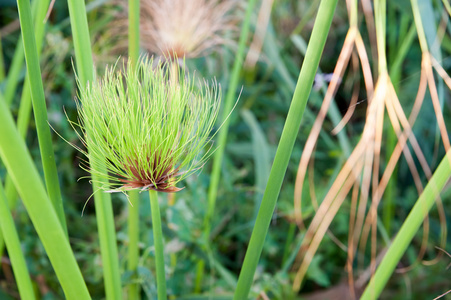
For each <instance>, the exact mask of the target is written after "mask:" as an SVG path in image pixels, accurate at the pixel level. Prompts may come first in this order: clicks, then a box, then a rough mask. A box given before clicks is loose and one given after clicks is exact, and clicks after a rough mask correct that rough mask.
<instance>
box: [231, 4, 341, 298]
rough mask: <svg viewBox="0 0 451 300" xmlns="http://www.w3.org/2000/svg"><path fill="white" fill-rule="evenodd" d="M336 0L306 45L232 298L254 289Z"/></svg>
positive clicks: (322, 8)
mask: <svg viewBox="0 0 451 300" xmlns="http://www.w3.org/2000/svg"><path fill="white" fill-rule="evenodd" d="M336 5H337V0H322V1H321V4H320V7H319V10H318V15H317V18H316V21H315V25H314V27H313V31H312V35H311V37H310V42H309V44H308V47H307V52H306V55H305V59H304V63H303V65H302V68H301V72H300V74H299V78H298V82H297V85H296V89H295V91H294V95H293V100H292V103H291V106H290V110H289V111H288V116H287V120H286V122H285V126H284V129H283V132H282V136H281V138H280V142H279V146H278V148H277V152H276V155H275V158H274V163H273V165H272V168H271V172H270V174H269V179H268V184H267V185H266V189H265V193H264V195H263V200H262V203H261V206H260V210H259V212H258V216H257V219H256V222H255V226H254V229H253V231H252V236H251V239H250V242H249V247H248V249H247V252H246V256H245V258H244V263H243V267H242V269H241V273H240V276H239V278H238V284H237V288H236V291H235V295H234V297H233V299H235V300H243V299H247V297H248V294H249V291H250V289H251V285H252V281H253V278H254V274H255V270H256V268H257V264H258V261H259V259H260V255H261V252H262V250H263V244H264V242H265V237H266V234H267V232H268V228H269V224H270V222H271V218H272V215H273V213H274V209H275V206H276V202H277V198H278V196H279V193H280V188H281V186H282V181H283V178H284V174H285V172H286V170H287V167H288V162H289V159H290V156H291V152H292V150H293V146H294V142H295V140H296V135H297V133H298V131H299V127H300V124H301V119H302V115H303V113H304V110H305V106H306V104H307V100H308V97H309V94H310V91H311V88H312V84H313V80H314V78H315V74H316V70H317V69H318V65H319V60H320V58H321V54H322V52H323V49H324V45H325V43H326V37H327V35H328V32H329V29H330V25H331V23H332V18H333V15H334V11H335V7H336Z"/></svg>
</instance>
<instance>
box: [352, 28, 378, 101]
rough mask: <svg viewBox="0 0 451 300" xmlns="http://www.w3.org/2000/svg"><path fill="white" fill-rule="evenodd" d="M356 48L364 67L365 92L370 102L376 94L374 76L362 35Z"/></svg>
mask: <svg viewBox="0 0 451 300" xmlns="http://www.w3.org/2000/svg"><path fill="white" fill-rule="evenodd" d="M355 47H356V49H357V53H358V54H359V57H360V63H361V67H362V72H363V79H364V82H365V90H366V96H367V99H368V102H370V101H371V99H373V93H374V85H373V75H372V73H371V65H370V61H369V60H368V55H367V53H366V49H365V43H364V42H363V39H362V36H361V35H360V33H359V34H358V35H357V36H356V39H355Z"/></svg>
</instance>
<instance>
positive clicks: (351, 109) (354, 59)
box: [331, 52, 360, 135]
mask: <svg viewBox="0 0 451 300" xmlns="http://www.w3.org/2000/svg"><path fill="white" fill-rule="evenodd" d="M351 62H352V63H351V65H352V72H353V73H354V74H355V75H354V76H355V77H357V80H354V87H353V89H352V95H351V101H350V102H349V106H348V109H347V110H346V113H345V115H344V116H343V118H342V120H341V121H340V123H338V124H337V126H335V128H334V129H333V130H332V132H331V133H332V134H333V135H336V134H337V133H338V132H340V131H341V130H342V129H343V128H344V127H345V126H346V124H348V122H349V120H350V119H351V117H352V115H353V114H354V111H355V107H356V106H357V100H358V99H359V92H360V74H359V69H358V68H359V58H358V57H357V55H356V53H355V52H352V60H351Z"/></svg>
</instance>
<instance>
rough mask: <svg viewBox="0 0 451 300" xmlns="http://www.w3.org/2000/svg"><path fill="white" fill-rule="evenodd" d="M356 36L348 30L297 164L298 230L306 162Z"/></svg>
mask: <svg viewBox="0 0 451 300" xmlns="http://www.w3.org/2000/svg"><path fill="white" fill-rule="evenodd" d="M356 34H357V28H350V29H349V31H348V34H347V35H346V39H345V41H344V44H343V48H342V50H341V52H340V55H339V57H338V61H337V65H336V66H335V70H334V73H333V75H332V79H331V81H330V84H329V87H328V89H327V92H326V96H325V98H324V101H323V103H322V105H321V109H320V111H319V113H318V115H317V117H316V119H315V123H314V124H313V127H312V130H311V131H310V134H309V136H308V138H307V141H306V143H305V147H304V151H302V156H301V161H300V162H299V167H298V174H297V176H296V183H295V189H294V215H295V219H296V223H297V225H298V226H299V227H300V228H304V222H303V220H302V205H301V204H302V188H303V185H304V180H305V175H306V170H307V167H308V162H309V161H310V158H311V155H312V153H313V149H314V148H315V145H316V141H317V139H318V136H319V133H320V131H321V126H322V124H323V122H324V119H325V118H326V114H327V111H328V109H329V106H330V102H331V101H332V98H333V95H334V94H335V92H336V90H337V88H338V85H339V82H340V78H341V77H342V76H343V73H344V70H345V68H346V66H347V64H348V62H349V58H350V56H351V53H352V49H353V46H354V40H355V36H356Z"/></svg>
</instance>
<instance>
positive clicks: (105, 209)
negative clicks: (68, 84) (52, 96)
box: [68, 0, 122, 300]
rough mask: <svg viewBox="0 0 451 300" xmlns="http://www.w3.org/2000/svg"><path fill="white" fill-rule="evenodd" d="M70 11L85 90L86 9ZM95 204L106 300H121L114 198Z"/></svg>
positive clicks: (89, 76)
mask: <svg viewBox="0 0 451 300" xmlns="http://www.w3.org/2000/svg"><path fill="white" fill-rule="evenodd" d="M68 7H69V16H70V21H71V22H70V23H71V28H72V36H73V39H74V48H75V58H76V66H77V75H78V79H79V82H80V84H81V85H82V86H85V85H86V84H87V82H88V81H91V82H92V81H93V80H94V62H93V61H92V51H91V41H90V38H89V30H88V20H87V17H86V6H85V2H84V1H78V0H68ZM88 149H89V145H88ZM94 165H98V166H99V170H98V171H101V172H103V173H104V174H106V167H105V164H104V162H103V164H102V163H101V162H100V163H91V167H93V166H94ZM106 184H108V182H107V180H105V179H104V178H97V176H93V189H94V191H98V190H99V189H100V187H101V186H104V185H106ZM94 203H95V207H96V218H97V227H98V230H99V239H100V252H101V255H102V263H103V267H104V270H103V274H104V282H105V291H106V298H107V299H118V300H119V299H122V287H121V278H120V272H119V259H118V251H117V242H116V232H115V227H114V215H113V207H112V203H111V196H110V194H108V193H103V192H98V193H95V194H94Z"/></svg>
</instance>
